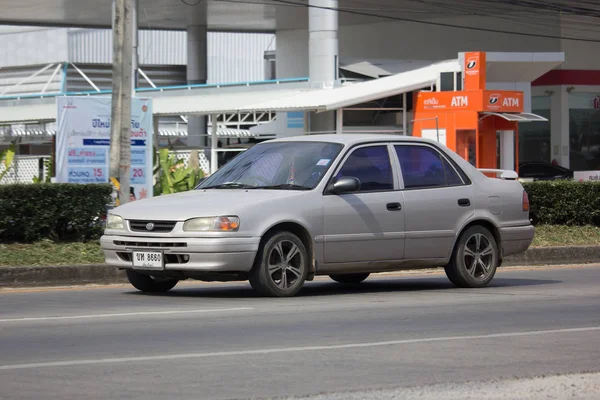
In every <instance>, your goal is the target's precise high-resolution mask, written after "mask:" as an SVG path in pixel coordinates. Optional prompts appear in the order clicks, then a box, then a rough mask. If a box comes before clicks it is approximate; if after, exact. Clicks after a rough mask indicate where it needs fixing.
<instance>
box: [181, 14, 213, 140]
mask: <svg viewBox="0 0 600 400" xmlns="http://www.w3.org/2000/svg"><path fill="white" fill-rule="evenodd" d="M206 35H207V32H206V25H192V26H188V27H187V71H186V73H187V83H188V85H192V84H199V83H200V84H201V83H206V79H207V77H208V73H207V62H206V59H207V44H206V42H207V39H206ZM188 146H190V147H193V148H196V149H199V148H204V149H206V147H208V137H207V131H206V116H188Z"/></svg>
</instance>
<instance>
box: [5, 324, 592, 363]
mask: <svg viewBox="0 0 600 400" xmlns="http://www.w3.org/2000/svg"><path fill="white" fill-rule="evenodd" d="M593 331H600V326H592V327H582V328H567V329H553V330H542V331H529V332H505V333H492V334H487V335H472V336H447V337H435V338H421V339H404V340H390V341H385V342H365V343H348V344H337V345H322V346H304V347H283V348H271V349H256V350H238V351H216V352H209V353H184V354H168V355H162V356H146V357H123V358H103V359H95V360H66V361H51V362H40V363H30V364H13V365H0V371H13V370H19V369H33V368H48V367H70V366H77V365H97V364H115V363H126V362H144V361H170V360H186V359H187V360H189V359H195V358H207V357H231V356H247V355H260V354H277V353H301V352H306V351H323V350H340V349H355V348H368V347H381V346H396V345H403V344H414V343H428V342H449V341H457V340H474V339H493V338H507V337H519V336H540V335H550V334H558V333H578V332H593Z"/></svg>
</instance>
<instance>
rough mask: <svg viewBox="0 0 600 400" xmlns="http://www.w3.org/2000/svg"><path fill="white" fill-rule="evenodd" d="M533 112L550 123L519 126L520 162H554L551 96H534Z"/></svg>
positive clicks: (524, 123)
mask: <svg viewBox="0 0 600 400" xmlns="http://www.w3.org/2000/svg"><path fill="white" fill-rule="evenodd" d="M531 112H532V113H534V114H537V115H540V116H542V117H544V118H546V119H547V120H548V121H547V122H545V121H539V122H537V121H536V122H522V123H520V124H519V162H520V163H522V162H532V161H542V162H550V161H552V146H551V143H550V142H551V141H550V137H551V135H550V96H533V97H532V98H531Z"/></svg>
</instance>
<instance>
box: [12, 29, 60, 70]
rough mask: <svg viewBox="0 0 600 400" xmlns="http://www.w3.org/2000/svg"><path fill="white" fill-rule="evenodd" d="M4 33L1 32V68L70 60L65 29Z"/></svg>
mask: <svg viewBox="0 0 600 400" xmlns="http://www.w3.org/2000/svg"><path fill="white" fill-rule="evenodd" d="M3 32H4V33H2V31H0V67H14V66H20V65H37V64H50V63H56V62H62V61H65V60H67V58H68V46H67V32H66V30H65V29H27V30H25V29H20V30H17V29H4V30H3ZM6 32H9V33H6Z"/></svg>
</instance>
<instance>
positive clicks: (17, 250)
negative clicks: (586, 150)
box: [0, 225, 600, 266]
mask: <svg viewBox="0 0 600 400" xmlns="http://www.w3.org/2000/svg"><path fill="white" fill-rule="evenodd" d="M589 245H600V227H595V226H561V225H541V226H537V227H536V233H535V239H534V240H533V245H532V247H550V246H589ZM102 263H104V256H103V254H102V251H101V250H100V243H99V242H98V241H97V240H96V241H90V242H86V243H80V242H73V243H55V242H52V241H49V240H44V241H41V242H37V243H33V244H18V243H17V244H0V266H22V265H24V266H37V265H79V264H102Z"/></svg>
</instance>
